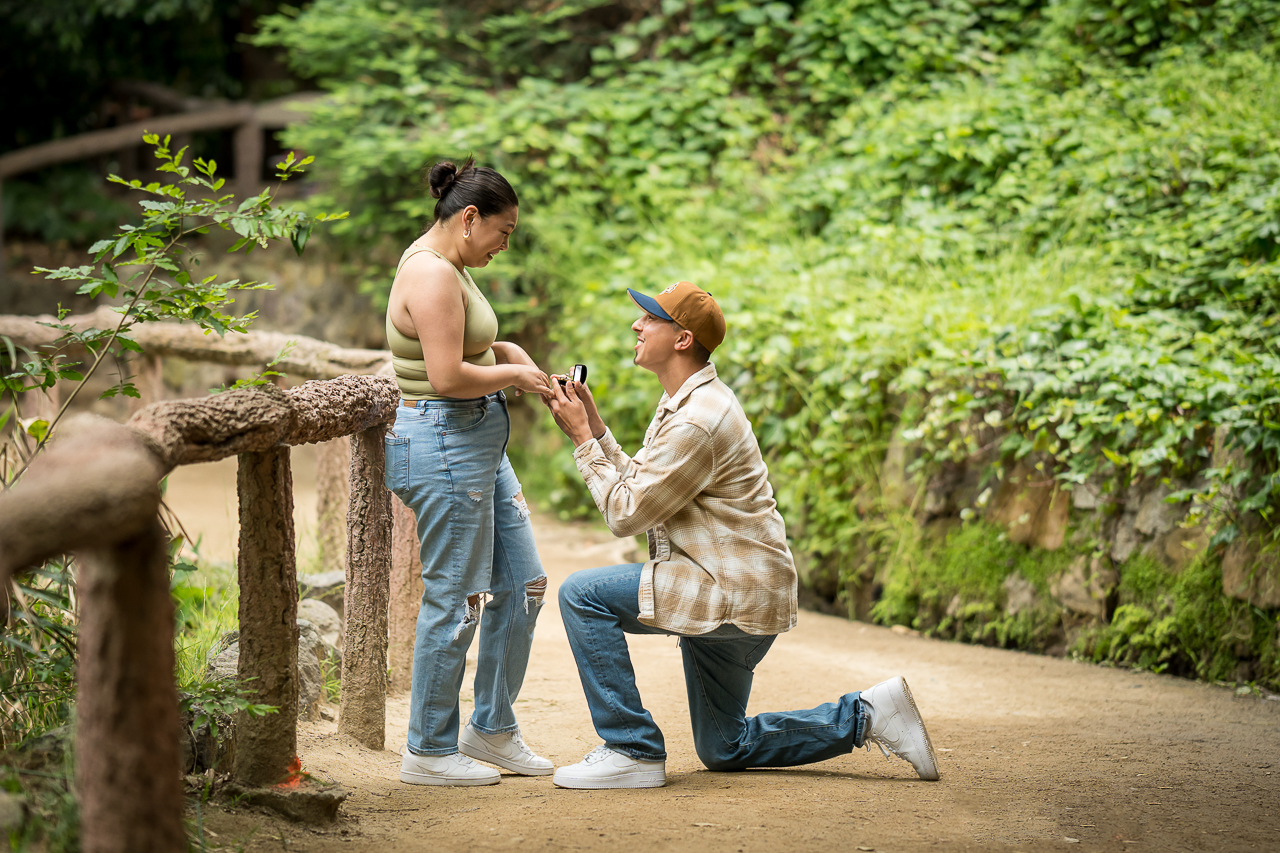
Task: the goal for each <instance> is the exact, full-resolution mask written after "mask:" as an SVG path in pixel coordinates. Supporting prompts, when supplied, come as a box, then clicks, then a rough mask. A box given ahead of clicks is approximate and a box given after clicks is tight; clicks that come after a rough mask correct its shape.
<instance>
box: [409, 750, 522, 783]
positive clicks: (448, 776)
mask: <svg viewBox="0 0 1280 853" xmlns="http://www.w3.org/2000/svg"><path fill="white" fill-rule="evenodd" d="M402 755H403V756H404V757H403V758H402V759H401V761H400V781H401V782H408V783H409V784H410V785H496V784H498V780H499V779H501V778H502V776H501V775H500V774H499V773H498V771H497V770H494V769H493V768H492V767H481V766H480V765H479V764H476V763H475V762H474V761H472V760H471V759H470V758H467V757H466V756H465V755H463V754H462V753H460V752H455V753H452V754H450V755H416V754H414V753H412V752H410V751H409V748H408V747H405V749H404V752H403V753H402Z"/></svg>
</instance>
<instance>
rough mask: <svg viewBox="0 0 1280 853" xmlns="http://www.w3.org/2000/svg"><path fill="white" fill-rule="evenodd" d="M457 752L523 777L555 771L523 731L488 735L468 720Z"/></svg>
mask: <svg viewBox="0 0 1280 853" xmlns="http://www.w3.org/2000/svg"><path fill="white" fill-rule="evenodd" d="M458 751H459V752H461V753H462V754H463V755H466V756H470V757H471V758H474V759H475V760H476V761H484V762H487V763H489V764H496V765H498V766H499V767H501V768H502V769H503V770H510V771H511V772H512V773H519V774H521V775H523V776H546V775H548V774H550V773H551V771H553V770H555V769H556V768H555V766H554V765H552V763H551V762H550V761H547V759H545V758H543V757H542V756H540V755H535V754H534V752H533V750H532V749H529V747H528V746H526V745H525V742H524V738H522V737H520V730H519V729H517V730H516V731H514V732H507V733H506V734H497V735H487V734H485V733H484V732H482V731H479V730H477V729H476V728H475V727H474V726H472V725H471V723H470V721H468V722H467V725H466V727H465V728H463V730H462V732H461V733H459V735H458Z"/></svg>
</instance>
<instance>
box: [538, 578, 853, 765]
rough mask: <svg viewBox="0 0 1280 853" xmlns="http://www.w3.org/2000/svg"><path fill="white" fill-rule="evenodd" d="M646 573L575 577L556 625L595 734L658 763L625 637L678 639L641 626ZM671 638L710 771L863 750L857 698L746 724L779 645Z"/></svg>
mask: <svg viewBox="0 0 1280 853" xmlns="http://www.w3.org/2000/svg"><path fill="white" fill-rule="evenodd" d="M641 565H642V564H640V563H628V564H625V565H621V566H606V567H604V568H599V569H587V570H585V571H581V572H575V573H574V574H572V575H570V576H569V578H568V580H566V581H565V582H564V584H563V585H561V587H560V615H561V618H562V619H563V620H564V628H565V633H567V634H568V635H569V646H570V648H572V649H573V656H574V659H575V660H576V661H577V663H578V674H579V675H580V676H581V678H582V688H583V690H584V691H585V693H586V694H587V705H588V706H589V707H590V709H591V721H592V723H594V724H595V727H596V732H597V733H598V734H599V735H600V737H601V738H602V739H603V740H604V742H605V745H606V746H608V747H609V748H610V749H613V750H616V751H618V752H622V753H625V754H627V755H630V756H631V757H632V758H638V759H641V760H647V761H661V760H665V759H666V757H667V751H666V744H665V742H664V741H663V738H662V732H661V731H660V730H659V729H658V727H657V725H656V724H655V723H654V722H653V717H652V716H651V715H650V714H649V712H648V711H646V710H645V709H644V705H643V704H642V703H641V701H640V692H639V690H638V689H637V688H636V677H635V670H634V669H633V668H632V665H631V655H630V653H629V652H628V650H627V639H626V635H627V634H671V633H672V632H670V631H664V630H662V629H660V628H654V627H652V626H650V625H645V624H643V623H642V622H640V619H639V613H640V569H641ZM673 636H681V639H680V649H681V651H682V652H683V654H684V678H685V686H686V687H687V689H688V691H689V716H690V718H691V720H692V722H693V743H694V746H695V748H696V749H697V751H698V757H699V758H700V759H702V763H703V764H705V765H706V766H707V767H708V768H710V769H711V770H744V769H746V768H748V767H794V766H796V765H799V764H811V763H813V762H815V761H824V760H826V759H828V758H834V757H835V756H838V755H845V754H848V753H850V752H852V751H853V750H854V749H856V748H858V747H860V746H862V739H863V737H864V736H865V734H866V732H865V728H866V718H867V715H866V712H865V710H864V709H863V707H862V702H861V700H860V699H859V698H858V693H857V692H854V693H846V694H845V695H844V696H842V697H840V699H839V700H838V701H836V702H828V703H825V704H822V705H819V706H818V707H816V708H811V709H809V710H807V711H783V712H770V713H765V714H758V715H757V716H754V717H748V716H747V699H748V697H749V696H750V695H751V679H752V671H753V670H754V669H755V667H756V664H758V663H759V662H760V659H761V658H763V657H764V656H765V653H766V652H768V651H769V647H770V646H772V645H773V641H774V639H775V637H774V636H772V635H769V636H756V635H753V634H747V633H745V632H743V631H742V630H740V629H738V628H737V627H735V626H733V625H724V626H722V627H720V628H718V629H716V630H715V631H712V632H711V633H709V634H701V635H698V636H685V635H673Z"/></svg>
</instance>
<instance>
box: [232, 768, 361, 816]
mask: <svg viewBox="0 0 1280 853" xmlns="http://www.w3.org/2000/svg"><path fill="white" fill-rule="evenodd" d="M223 791H224V792H225V793H226V794H229V795H231V796H233V797H235V798H236V800H237V802H242V803H247V804H248V805H251V806H258V807H260V808H265V809H270V810H271V811H273V812H276V813H277V814H281V815H284V816H285V817H287V818H288V819H289V820H292V821H297V822H298V823H307V824H328V823H333V822H334V821H335V820H337V819H338V808H339V806H341V805H342V803H343V801H344V800H346V798H347V792H346V790H345V789H343V788H342V787H340V786H338V785H332V786H323V785H321V784H320V783H318V782H316V781H315V780H313V779H309V778H304V779H303V780H301V781H300V784H298V785H297V787H293V788H290V787H287V786H285V785H276V786H274V787H271V788H244V787H241V786H240V785H239V784H238V783H236V782H235V781H231V782H228V783H227V784H226V785H225V786H224V787H223Z"/></svg>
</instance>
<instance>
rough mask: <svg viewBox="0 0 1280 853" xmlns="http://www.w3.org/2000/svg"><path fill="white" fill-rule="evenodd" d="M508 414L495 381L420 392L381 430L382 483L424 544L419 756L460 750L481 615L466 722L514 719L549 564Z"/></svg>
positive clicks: (496, 726)
mask: <svg viewBox="0 0 1280 853" xmlns="http://www.w3.org/2000/svg"><path fill="white" fill-rule="evenodd" d="M510 425H511V421H510V418H509V417H508V415H507V403H506V397H505V396H503V394H502V393H501V392H499V393H497V394H491V395H489V396H487V397H480V398H477V399H474V400H426V401H422V402H419V403H418V404H417V405H414V406H405V405H403V404H402V405H401V406H400V408H399V410H398V411H397V412H396V423H395V427H394V428H393V430H392V432H391V433H390V434H388V436H387V439H386V449H387V468H386V483H387V488H389V489H390V490H391V491H392V492H394V493H395V494H396V495H398V496H399V497H400V499H401V500H403V501H404V502H405V504H406V505H408V506H409V508H410V509H412V510H413V513H414V515H415V516H416V517H417V519H418V538H419V541H421V543H422V552H421V556H422V581H423V594H422V606H421V607H420V608H419V610H418V628H417V638H416V640H415V643H414V649H413V685H412V692H411V694H410V706H409V744H408V746H409V749H410V751H412V752H414V753H417V754H418V755H448V754H449V753H453V752H457V750H458V726H459V713H458V693H459V691H460V690H461V689H462V678H463V674H464V671H465V669H466V654H467V649H468V648H469V647H470V646H471V641H472V639H473V638H474V637H475V634H476V628H477V625H478V626H479V631H480V650H479V656H478V661H477V665H476V678H475V711H474V713H473V714H472V717H471V722H472V725H474V726H475V727H476V728H477V729H478V730H480V731H482V732H484V733H486V734H498V733H501V732H509V731H514V730H515V729H516V728H518V725H517V723H516V718H515V713H514V712H513V711H512V707H511V706H512V704H513V703H514V702H515V699H516V695H517V694H518V693H519V692H520V686H521V684H523V682H524V674H525V668H526V667H527V665H528V663H529V648H530V645H531V644H532V641H533V628H534V623H535V622H536V621H537V618H538V611H539V609H540V608H541V606H542V597H543V594H544V592H545V588H546V575H545V573H544V572H543V571H542V563H541V562H540V561H539V559H538V551H537V549H536V548H535V546H534V542H533V528H532V526H531V525H530V522H529V510H528V507H527V505H526V504H525V502H524V498H523V495H522V493H521V488H520V482H519V481H518V480H517V479H516V475H515V472H514V471H512V470H511V463H510V462H508V461H507V454H506V449H507V439H508V438H509V436H510ZM485 596H487V597H488V601H487V602H486V603H484V618H483V619H481V614H480V610H481V608H480V602H481V600H482V599H483V598H484V597H485ZM470 600H474V601H476V604H474V605H472V604H471V603H470Z"/></svg>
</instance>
